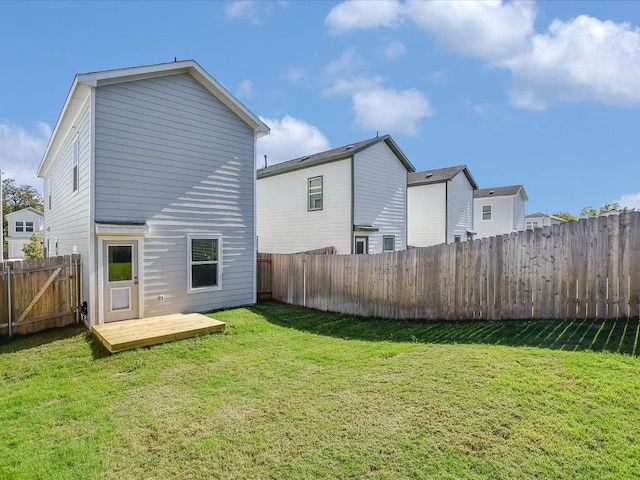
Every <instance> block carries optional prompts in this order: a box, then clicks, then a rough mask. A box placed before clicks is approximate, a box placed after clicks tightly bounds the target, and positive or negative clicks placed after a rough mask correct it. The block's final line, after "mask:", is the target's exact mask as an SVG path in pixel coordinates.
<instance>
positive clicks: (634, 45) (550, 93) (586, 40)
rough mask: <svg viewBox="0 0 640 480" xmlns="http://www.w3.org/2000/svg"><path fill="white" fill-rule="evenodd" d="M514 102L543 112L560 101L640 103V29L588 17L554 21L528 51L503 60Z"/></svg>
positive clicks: (534, 40)
mask: <svg viewBox="0 0 640 480" xmlns="http://www.w3.org/2000/svg"><path fill="white" fill-rule="evenodd" d="M502 65H504V66H506V67H507V68H509V69H510V70H511V72H512V73H513V81H512V87H511V90H510V97H511V102H512V103H513V104H514V105H515V106H518V107H522V108H528V109H533V110H543V109H545V108H546V107H547V106H548V105H550V104H553V103H557V102H585V101H588V102H600V103H604V104H608V105H640V89H639V88H638V85H640V29H638V28H637V27H636V28H633V27H631V26H630V25H629V24H627V23H615V22H612V21H601V20H598V19H597V18H592V17H588V16H585V15H582V16H579V17H576V18H574V19H572V20H571V21H569V22H562V21H560V20H554V21H553V22H552V23H551V25H550V26H549V29H548V31H547V32H546V33H543V34H539V35H535V37H534V38H533V40H532V42H531V47H530V48H529V49H528V51H526V52H523V53H521V54H519V55H516V56H514V57H513V58H511V59H509V60H506V61H504V62H502Z"/></svg>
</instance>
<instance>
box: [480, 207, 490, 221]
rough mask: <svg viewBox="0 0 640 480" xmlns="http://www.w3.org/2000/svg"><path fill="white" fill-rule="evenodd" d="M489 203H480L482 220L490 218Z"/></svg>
mask: <svg viewBox="0 0 640 480" xmlns="http://www.w3.org/2000/svg"><path fill="white" fill-rule="evenodd" d="M491 213H492V209H491V205H482V220H491Z"/></svg>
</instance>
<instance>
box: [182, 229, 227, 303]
mask: <svg viewBox="0 0 640 480" xmlns="http://www.w3.org/2000/svg"><path fill="white" fill-rule="evenodd" d="M193 240H217V241H218V259H217V260H211V261H208V262H192V261H191V245H192V241H193ZM222 252H223V250H222V235H221V234H219V233H190V234H188V235H187V293H200V292H211V291H216V290H222V269H223V265H222ZM216 263H217V264H218V271H217V274H218V278H217V283H216V285H212V286H210V287H196V288H194V287H192V281H193V270H192V268H191V267H192V266H193V265H207V264H216Z"/></svg>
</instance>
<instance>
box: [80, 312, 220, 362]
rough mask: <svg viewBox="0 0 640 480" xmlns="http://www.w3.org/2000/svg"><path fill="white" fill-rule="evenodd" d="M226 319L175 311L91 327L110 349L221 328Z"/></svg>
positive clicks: (168, 340) (125, 348)
mask: <svg viewBox="0 0 640 480" xmlns="http://www.w3.org/2000/svg"><path fill="white" fill-rule="evenodd" d="M224 327H225V323H224V322H221V321H220V320H216V319H214V318H211V317H207V316H206V315H202V314H200V313H178V314H173V315H163V316H160V317H148V318H140V319H134V320H124V321H121V322H111V323H104V324H102V325H95V326H94V327H93V328H92V331H93V333H94V335H95V336H96V337H97V338H98V340H100V342H101V343H102V344H103V345H104V346H105V348H106V349H107V350H109V351H110V352H111V353H116V352H121V351H123V350H130V349H133V348H139V347H147V346H149V345H156V344H158V343H165V342H172V341H175V340H182V339H183V338H189V337H195V336H196V335H202V334H205V333H212V332H219V331H222V330H224Z"/></svg>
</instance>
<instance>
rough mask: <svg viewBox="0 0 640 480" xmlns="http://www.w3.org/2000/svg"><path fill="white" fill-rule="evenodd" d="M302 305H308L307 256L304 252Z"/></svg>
mask: <svg viewBox="0 0 640 480" xmlns="http://www.w3.org/2000/svg"><path fill="white" fill-rule="evenodd" d="M302 306H303V307H306V306H307V256H306V255H305V254H304V253H303V254H302Z"/></svg>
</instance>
